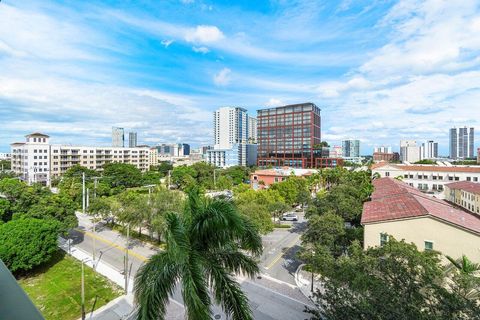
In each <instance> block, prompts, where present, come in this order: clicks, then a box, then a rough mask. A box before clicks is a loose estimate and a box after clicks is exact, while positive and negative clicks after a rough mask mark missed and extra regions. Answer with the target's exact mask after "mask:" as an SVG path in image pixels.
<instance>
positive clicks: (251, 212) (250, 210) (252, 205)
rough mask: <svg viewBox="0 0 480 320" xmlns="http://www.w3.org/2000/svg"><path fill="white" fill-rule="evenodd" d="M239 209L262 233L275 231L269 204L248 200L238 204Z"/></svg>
mask: <svg viewBox="0 0 480 320" xmlns="http://www.w3.org/2000/svg"><path fill="white" fill-rule="evenodd" d="M238 211H239V212H240V213H241V214H242V215H244V216H246V217H248V218H249V219H250V220H251V221H252V223H253V224H255V226H256V227H257V228H258V231H259V232H260V233H262V234H266V233H268V232H271V231H273V223H272V215H271V213H270V212H269V211H268V208H267V206H265V205H263V204H260V203H257V202H246V203H243V204H240V205H238Z"/></svg>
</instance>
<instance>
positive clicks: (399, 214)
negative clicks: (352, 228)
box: [362, 178, 480, 234]
mask: <svg viewBox="0 0 480 320" xmlns="http://www.w3.org/2000/svg"><path fill="white" fill-rule="evenodd" d="M373 186H374V188H375V190H374V192H373V194H372V196H371V199H372V200H371V201H369V202H366V203H364V205H363V214H362V224H367V223H375V222H383V221H391V220H400V219H410V218H417V217H428V216H430V217H433V218H435V219H437V220H441V221H444V222H446V223H450V224H453V225H455V226H457V227H460V228H463V229H467V230H469V231H471V232H475V233H478V234H480V218H477V217H475V216H473V215H471V214H469V213H467V212H465V211H462V210H459V209H457V208H455V207H453V206H452V205H450V204H449V203H447V202H446V201H443V200H440V199H437V198H434V197H430V196H428V195H425V194H424V193H422V192H420V191H419V190H417V189H415V188H413V187H410V186H409V185H407V184H406V183H404V182H402V181H399V180H396V179H391V178H381V179H376V180H374V181H373Z"/></svg>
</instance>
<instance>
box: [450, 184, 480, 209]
mask: <svg viewBox="0 0 480 320" xmlns="http://www.w3.org/2000/svg"><path fill="white" fill-rule="evenodd" d="M445 200H447V201H450V202H452V203H455V204H456V205H457V206H460V207H462V208H464V209H465V210H468V211H470V212H473V213H475V214H478V215H480V183H475V182H470V181H458V182H453V183H447V184H446V185H445Z"/></svg>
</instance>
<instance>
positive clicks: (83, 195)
mask: <svg viewBox="0 0 480 320" xmlns="http://www.w3.org/2000/svg"><path fill="white" fill-rule="evenodd" d="M82 211H83V214H85V172H82Z"/></svg>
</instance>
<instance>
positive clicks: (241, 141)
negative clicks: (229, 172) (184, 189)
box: [207, 107, 249, 167]
mask: <svg viewBox="0 0 480 320" xmlns="http://www.w3.org/2000/svg"><path fill="white" fill-rule="evenodd" d="M248 125H249V116H248V113H247V110H246V109H244V108H239V107H223V108H220V109H218V110H216V111H215V112H214V113H213V128H214V132H213V135H214V142H215V144H214V148H213V150H210V151H208V152H207V154H208V156H207V161H208V162H209V163H211V164H213V165H215V166H218V167H227V166H231V165H241V166H246V165H248V149H247V143H248V138H249V131H248V129H249V128H248Z"/></svg>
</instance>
